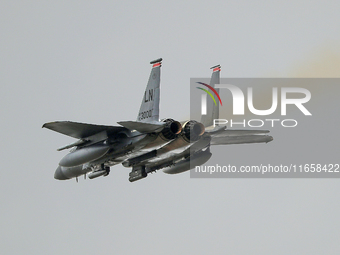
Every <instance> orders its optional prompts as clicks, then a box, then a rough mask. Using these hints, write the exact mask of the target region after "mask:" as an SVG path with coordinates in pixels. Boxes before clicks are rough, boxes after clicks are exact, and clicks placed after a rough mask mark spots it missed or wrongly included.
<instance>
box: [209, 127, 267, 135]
mask: <svg viewBox="0 0 340 255" xmlns="http://www.w3.org/2000/svg"><path fill="white" fill-rule="evenodd" d="M266 133H269V130H252V129H250V130H247V129H225V130H223V131H218V132H216V133H211V136H213V137H225V136H245V135H260V134H266Z"/></svg>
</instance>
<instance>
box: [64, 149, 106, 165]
mask: <svg viewBox="0 0 340 255" xmlns="http://www.w3.org/2000/svg"><path fill="white" fill-rule="evenodd" d="M109 149H110V147H109V146H108V145H106V144H100V145H91V146H88V147H84V148H80V149H77V150H75V151H73V152H70V153H69V154H67V155H66V156H65V157H63V158H62V159H61V160H60V162H59V165H60V166H63V167H74V166H79V165H82V164H84V163H87V162H91V161H93V160H96V159H98V158H100V157H102V156H104V155H105V154H106V152H108V150H109Z"/></svg>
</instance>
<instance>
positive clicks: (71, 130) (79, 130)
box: [42, 121, 126, 139]
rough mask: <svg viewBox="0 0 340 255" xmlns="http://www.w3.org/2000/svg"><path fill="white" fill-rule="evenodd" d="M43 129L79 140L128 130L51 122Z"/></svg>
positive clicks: (115, 127) (70, 122) (69, 122)
mask: <svg viewBox="0 0 340 255" xmlns="http://www.w3.org/2000/svg"><path fill="white" fill-rule="evenodd" d="M42 127H43V128H48V129H51V130H53V131H56V132H58V133H61V134H64V135H67V136H71V137H74V138H78V139H82V138H86V137H89V136H92V135H95V134H97V133H100V132H102V131H107V133H108V134H112V133H118V132H120V131H122V130H126V129H125V128H124V127H119V126H104V125H94V124H86V123H78V122H72V121H55V122H49V123H45V124H44V125H43V126H42Z"/></svg>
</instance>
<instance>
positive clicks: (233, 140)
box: [211, 135, 273, 145]
mask: <svg viewBox="0 0 340 255" xmlns="http://www.w3.org/2000/svg"><path fill="white" fill-rule="evenodd" d="M272 140H273V137H271V136H269V135H243V136H224V137H213V138H212V140H211V145H223V144H242V143H268V142H271V141H272Z"/></svg>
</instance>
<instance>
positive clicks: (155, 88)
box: [137, 58, 162, 122]
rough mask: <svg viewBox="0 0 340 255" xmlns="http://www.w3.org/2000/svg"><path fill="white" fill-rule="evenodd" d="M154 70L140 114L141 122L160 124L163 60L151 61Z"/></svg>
mask: <svg viewBox="0 0 340 255" xmlns="http://www.w3.org/2000/svg"><path fill="white" fill-rule="evenodd" d="M150 64H152V69H151V73H150V77H149V81H148V84H147V86H146V89H145V92H144V95H143V99H142V103H141V106H140V109H139V112H138V116H137V121H139V122H159V99H160V74H161V65H162V59H161V58H159V59H156V60H154V61H151V62H150Z"/></svg>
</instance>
